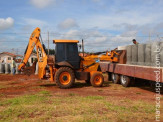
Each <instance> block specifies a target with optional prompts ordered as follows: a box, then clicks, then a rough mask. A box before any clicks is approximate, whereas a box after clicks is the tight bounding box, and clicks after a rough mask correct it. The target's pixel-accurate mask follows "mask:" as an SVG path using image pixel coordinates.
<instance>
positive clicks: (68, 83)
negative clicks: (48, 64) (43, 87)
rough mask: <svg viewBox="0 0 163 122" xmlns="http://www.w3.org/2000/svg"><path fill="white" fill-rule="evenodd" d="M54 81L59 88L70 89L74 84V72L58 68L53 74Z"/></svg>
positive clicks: (66, 68)
mask: <svg viewBox="0 0 163 122" xmlns="http://www.w3.org/2000/svg"><path fill="white" fill-rule="evenodd" d="M55 81H56V84H57V86H58V87H59V88H62V89H68V88H71V87H72V86H73V85H74V82H75V74H74V71H73V70H72V69H71V68H69V67H61V68H59V69H58V70H57V71H56V73H55Z"/></svg>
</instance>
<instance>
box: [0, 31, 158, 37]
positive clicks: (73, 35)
mask: <svg viewBox="0 0 163 122" xmlns="http://www.w3.org/2000/svg"><path fill="white" fill-rule="evenodd" d="M0 34H1V35H2V34H6V35H9V34H11V35H12V34H16V35H21V34H22V35H23V34H31V33H17V32H16V33H0ZM41 34H45V35H47V33H45V32H43V33H41ZM49 35H53V36H55V35H65V36H72V37H81V36H88V37H133V36H134V35H102V36H100V35H97V36H96V35H90V34H89V35H87V34H86V35H85V34H80V35H78V34H66V33H49ZM136 37H148V38H149V35H138V36H136ZM150 37H157V35H155V36H154V35H153V36H152V35H151V36H150Z"/></svg>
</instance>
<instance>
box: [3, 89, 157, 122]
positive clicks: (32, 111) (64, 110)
mask: <svg viewBox="0 0 163 122" xmlns="http://www.w3.org/2000/svg"><path fill="white" fill-rule="evenodd" d="M154 114H155V106H154V104H150V103H146V102H144V101H138V100H137V101H133V100H130V99H127V98H123V99H121V100H116V99H115V98H114V97H109V98H108V97H103V96H79V95H78V94H75V93H68V94H67V95H64V96H63V94H61V93H56V94H54V93H51V92H49V91H45V90H44V91H40V92H38V93H36V94H30V95H24V96H19V97H15V98H10V99H7V98H4V99H2V100H1V101H0V121H2V122H3V121H27V122H30V121H59V122H67V121H71V122H99V121H110V122H112V121H113V122H114V121H140V120H141V121H147V120H154Z"/></svg>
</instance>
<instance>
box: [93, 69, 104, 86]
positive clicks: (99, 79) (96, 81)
mask: <svg viewBox="0 0 163 122" xmlns="http://www.w3.org/2000/svg"><path fill="white" fill-rule="evenodd" d="M103 82H104V77H103V75H102V74H101V73H99V72H96V73H94V74H93V75H92V76H91V85H92V86H94V87H101V86H102V84H103Z"/></svg>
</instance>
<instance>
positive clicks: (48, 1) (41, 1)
mask: <svg viewBox="0 0 163 122" xmlns="http://www.w3.org/2000/svg"><path fill="white" fill-rule="evenodd" d="M55 2H56V0H30V3H31V4H32V5H33V6H35V7H37V8H46V7H48V6H50V5H52V4H54V3H55Z"/></svg>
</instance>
